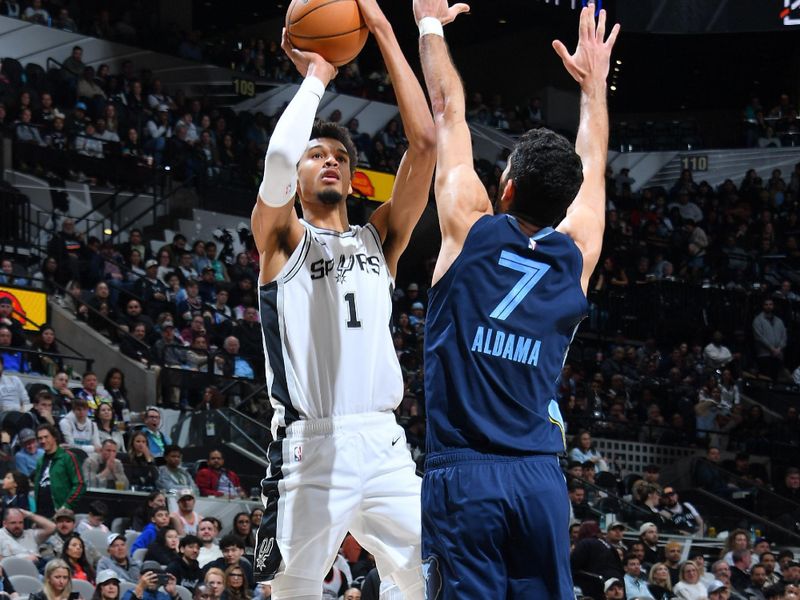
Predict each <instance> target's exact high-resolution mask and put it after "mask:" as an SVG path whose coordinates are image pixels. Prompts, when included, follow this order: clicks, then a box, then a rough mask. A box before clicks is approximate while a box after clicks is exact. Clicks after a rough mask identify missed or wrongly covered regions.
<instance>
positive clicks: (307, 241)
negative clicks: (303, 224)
mask: <svg viewBox="0 0 800 600" xmlns="http://www.w3.org/2000/svg"><path fill="white" fill-rule="evenodd" d="M310 249H311V232H310V231H309V230H308V229H306V233H305V235H304V236H303V249H302V250H301V251H300V254H298V256H297V262H296V263H295V264H294V265H293V266H292V268H291V269H290V270H289V271H288V272H287V273H286V275H285V276H284V277H282V278H281V279H282V281H283V283H288V282H289V281H291V280H292V279H293V278H294V276H295V275H297V274H298V273H299V272H300V269H302V268H303V263H304V262H305V260H306V256H308V251H309V250H310Z"/></svg>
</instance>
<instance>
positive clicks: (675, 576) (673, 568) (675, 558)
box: [664, 540, 682, 586]
mask: <svg viewBox="0 0 800 600" xmlns="http://www.w3.org/2000/svg"><path fill="white" fill-rule="evenodd" d="M681 553H682V546H681V543H680V542H678V541H677V540H670V541H668V542H667V543H666V545H665V546H664V564H665V565H666V567H667V569H668V570H669V579H670V581H671V582H672V585H673V586H674V585H675V584H676V583H678V581H680V565H681Z"/></svg>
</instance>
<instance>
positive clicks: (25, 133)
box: [14, 108, 46, 146]
mask: <svg viewBox="0 0 800 600" xmlns="http://www.w3.org/2000/svg"><path fill="white" fill-rule="evenodd" d="M32 119H33V115H32V113H31V110H30V109H29V108H24V109H22V111H21V112H20V113H19V120H18V121H17V124H16V127H15V128H14V134H15V136H16V138H17V141H18V142H24V143H26V144H36V145H37V146H45V145H46V144H45V142H44V140H43V139H42V134H41V133H40V132H39V128H38V127H37V126H36V125H35V124H34V123H33V122H32Z"/></svg>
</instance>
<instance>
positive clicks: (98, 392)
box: [76, 371, 111, 414]
mask: <svg viewBox="0 0 800 600" xmlns="http://www.w3.org/2000/svg"><path fill="white" fill-rule="evenodd" d="M97 381H98V380H97V374H96V373H94V372H92V371H86V372H85V373H84V374H83V379H82V383H83V387H81V389H80V390H78V393H77V394H76V396H77V397H78V398H82V399H83V400H85V401H86V404H87V406H88V407H89V410H90V414H94V411H95V410H97V407H98V406H100V404H101V403H103V402H111V396H110V395H109V393H108V392H107V391H106V390H103V389H100V388H98V387H97Z"/></svg>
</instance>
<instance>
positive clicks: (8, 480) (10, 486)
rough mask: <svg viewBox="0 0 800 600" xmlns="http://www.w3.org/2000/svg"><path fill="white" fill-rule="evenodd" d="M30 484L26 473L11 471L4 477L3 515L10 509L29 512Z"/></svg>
mask: <svg viewBox="0 0 800 600" xmlns="http://www.w3.org/2000/svg"><path fill="white" fill-rule="evenodd" d="M29 488H30V482H29V481H28V478H27V477H26V476H25V474H24V473H21V472H19V471H9V472H8V473H6V476H5V477H3V494H2V496H3V502H2V508H3V513H5V511H6V510H8V509H9V508H21V509H24V510H29V509H30V506H29V504H28V491H29Z"/></svg>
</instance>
